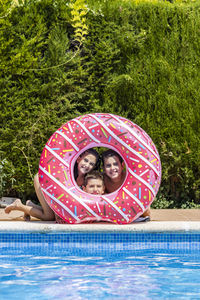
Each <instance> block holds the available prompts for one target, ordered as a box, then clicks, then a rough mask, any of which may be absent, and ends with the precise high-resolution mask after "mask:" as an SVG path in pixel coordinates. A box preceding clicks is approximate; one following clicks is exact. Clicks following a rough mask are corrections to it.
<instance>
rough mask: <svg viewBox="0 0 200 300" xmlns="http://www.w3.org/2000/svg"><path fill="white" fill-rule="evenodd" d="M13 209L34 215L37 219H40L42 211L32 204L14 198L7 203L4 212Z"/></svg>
mask: <svg viewBox="0 0 200 300" xmlns="http://www.w3.org/2000/svg"><path fill="white" fill-rule="evenodd" d="M13 210H18V211H22V212H24V213H25V214H26V215H29V216H33V217H36V218H38V219H42V214H43V212H42V211H41V210H40V209H38V208H34V207H32V206H28V205H24V204H22V202H21V200H20V199H16V200H15V201H14V202H13V203H12V204H10V205H8V206H7V207H6V208H5V210H4V211H5V213H7V214H9V213H10V212H11V211H13Z"/></svg>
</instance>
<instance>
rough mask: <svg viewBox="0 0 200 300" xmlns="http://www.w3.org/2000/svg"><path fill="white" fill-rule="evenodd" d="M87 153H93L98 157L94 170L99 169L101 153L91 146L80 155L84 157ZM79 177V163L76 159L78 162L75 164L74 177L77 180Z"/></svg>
mask: <svg viewBox="0 0 200 300" xmlns="http://www.w3.org/2000/svg"><path fill="white" fill-rule="evenodd" d="M86 153H88V154H92V155H94V156H95V157H96V164H95V167H94V169H93V170H97V169H98V168H99V166H100V155H99V153H98V152H97V151H96V150H95V149H93V148H90V149H87V150H85V151H84V152H83V153H81V155H80V156H79V157H82V156H83V155H84V154H86ZM77 177H78V163H77V161H76V163H75V165H74V178H75V180H76V178H77Z"/></svg>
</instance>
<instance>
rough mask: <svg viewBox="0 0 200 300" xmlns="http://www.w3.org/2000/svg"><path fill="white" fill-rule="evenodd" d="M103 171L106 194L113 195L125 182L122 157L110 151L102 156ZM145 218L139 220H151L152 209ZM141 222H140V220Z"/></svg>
mask: <svg viewBox="0 0 200 300" xmlns="http://www.w3.org/2000/svg"><path fill="white" fill-rule="evenodd" d="M102 160H103V169H104V173H105V176H104V183H105V191H106V193H112V192H114V191H116V190H117V189H118V188H119V187H120V186H121V185H122V184H123V182H124V180H125V177H126V172H125V170H124V161H123V160H122V158H121V156H120V155H119V154H118V153H117V152H115V151H113V150H112V149H109V150H107V151H105V152H103V154H102ZM142 217H143V218H139V219H140V221H149V220H150V209H147V210H146V211H145V212H144V213H143V215H142ZM138 221H139V220H138Z"/></svg>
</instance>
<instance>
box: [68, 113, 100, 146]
mask: <svg viewBox="0 0 200 300" xmlns="http://www.w3.org/2000/svg"><path fill="white" fill-rule="evenodd" d="M74 121H75V122H76V123H77V124H79V125H80V126H81V127H82V129H83V130H84V131H85V132H86V133H87V135H89V137H90V138H91V139H92V140H93V141H95V142H96V143H98V144H99V143H100V141H99V140H97V139H96V138H95V137H94V136H93V135H92V134H91V133H90V132H89V130H87V128H86V127H85V126H84V125H83V124H82V123H81V122H80V121H79V120H77V119H74Z"/></svg>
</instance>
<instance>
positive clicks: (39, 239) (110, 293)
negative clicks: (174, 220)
mask: <svg viewBox="0 0 200 300" xmlns="http://www.w3.org/2000/svg"><path fill="white" fill-rule="evenodd" d="M0 251H1V252H0V253H1V255H0V266H1V269H0V270H1V271H0V295H1V297H0V299H1V300H4V299H13V300H14V299H19V298H22V299H26V300H29V299H31V300H32V299H38V298H39V299H41V300H47V299H48V300H49V299H50V300H51V299H62V300H63V299H171V298H172V299H199V295H200V276H198V274H199V271H200V232H183V233H181V232H167V233H164V232H162V233H159V232H144V233H142V232H120V233H116V232H63V233H62V232H59V233H56V232H50V233H44V232H42V233H40V232H0Z"/></svg>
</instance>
